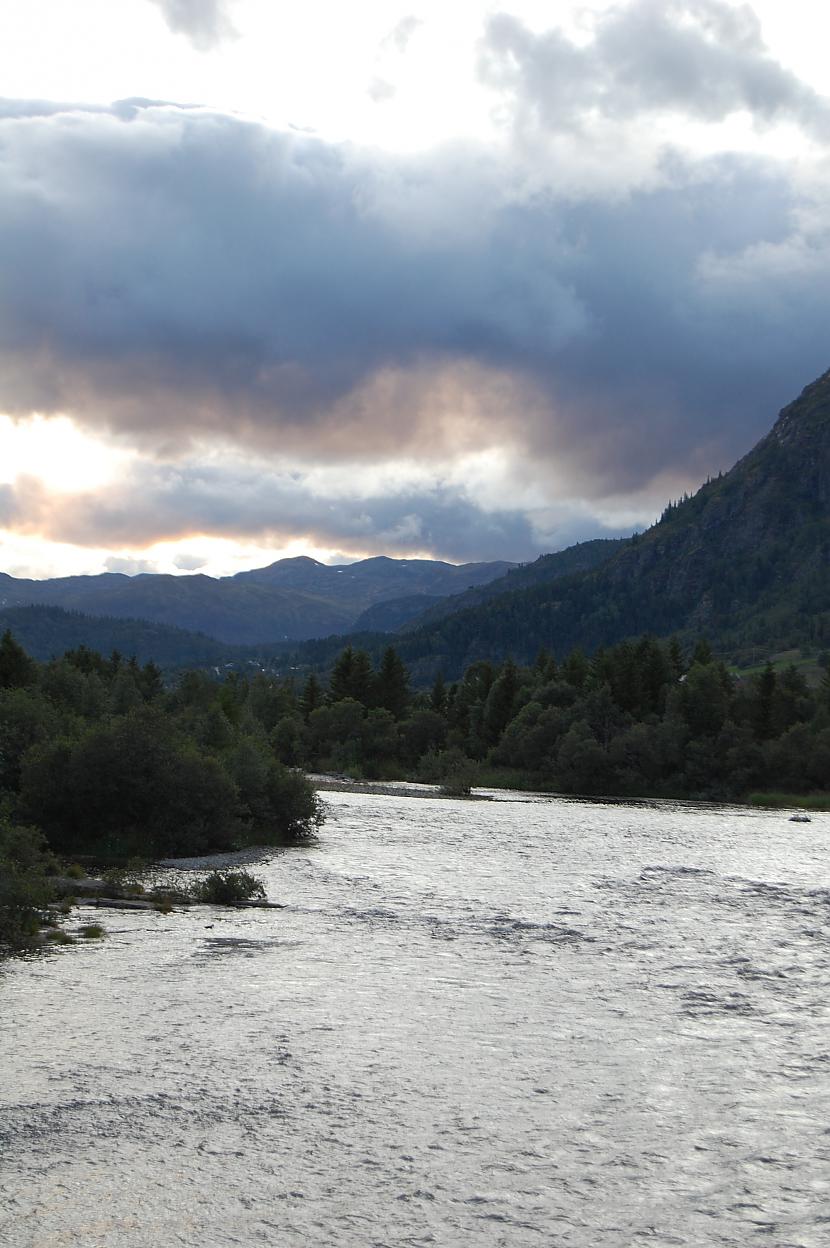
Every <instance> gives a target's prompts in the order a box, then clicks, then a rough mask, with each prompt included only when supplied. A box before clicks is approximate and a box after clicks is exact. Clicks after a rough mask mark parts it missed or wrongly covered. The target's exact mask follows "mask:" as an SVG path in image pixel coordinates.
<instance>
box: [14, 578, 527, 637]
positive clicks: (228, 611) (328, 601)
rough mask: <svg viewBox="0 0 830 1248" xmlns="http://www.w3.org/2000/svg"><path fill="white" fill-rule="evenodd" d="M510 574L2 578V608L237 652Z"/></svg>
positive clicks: (336, 629)
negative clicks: (183, 636)
mask: <svg viewBox="0 0 830 1248" xmlns="http://www.w3.org/2000/svg"><path fill="white" fill-rule="evenodd" d="M512 566H513V565H511V564H509V563H504V562H501V561H496V562H494V563H470V564H462V565H461V566H460V567H457V566H455V565H454V564H449V563H443V562H441V561H438V560H435V561H433V560H428V559H412V560H407V559H387V558H384V557H379V558H374V559H364V560H361V561H360V562H358V563H354V564H347V565H345V566H340V567H328V566H327V565H326V564H323V563H318V562H317V560H315V559H305V558H300V559H280V560H278V561H277V562H276V563H273V564H271V566H270V567H267V568H258V569H256V570H254V571H251V572H240V573H237V575H236V576H228V577H220V578H218V579H215V578H213V577H210V576H202V575H194V576H166V575H153V574H144V575H140V576H124V575H122V574H120V573H113V572H110V573H104V574H102V575H100V576H68V577H60V578H57V579H54V580H46V581H32V580H18V579H16V578H15V577H12V576H8V575H6V574H5V573H0V609H3V608H8V607H15V606H29V605H50V606H59V607H63V608H64V609H65V610H69V611H80V612H82V613H84V614H88V615H94V616H109V617H114V618H119V619H142V620H149V621H151V622H153V623H158V624H166V625H169V626H172V627H175V628H181V629H185V630H187V631H192V632H202V633H206V634H208V635H209V636H210V637H213V638H215V639H217V640H219V641H223V642H227V643H229V644H235V645H245V644H247V645H257V644H262V643H266V642H279V641H283V640H292V641H300V640H303V639H304V638H308V637H319V636H326V635H329V634H333V633H343V632H346V631H347V630H349V629H351V628H353V627H354V626H355V623H356V621H357V619H358V617H359V616H360V615H361V613H362V612H363V611H364V610H366V608H367V607H369V606H371V605H372V604H373V603H376V602H379V601H382V600H383V599H385V598H396V597H401V596H402V595H405V594H413V593H417V594H427V595H432V596H443V595H446V594H454V593H457V592H459V590H462V589H465V588H466V587H467V586H469V585H480V584H482V583H483V582H485V581H487V580H492V579H494V578H495V577H499V576H502V575H503V574H504V573H505V572H506V571H507V570H508V569H509V568H510V567H512Z"/></svg>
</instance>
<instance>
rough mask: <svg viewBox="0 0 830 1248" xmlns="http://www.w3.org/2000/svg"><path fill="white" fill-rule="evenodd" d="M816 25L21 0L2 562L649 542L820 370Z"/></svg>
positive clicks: (543, 10) (8, 19) (823, 347)
mask: <svg viewBox="0 0 830 1248" xmlns="http://www.w3.org/2000/svg"><path fill="white" fill-rule="evenodd" d="M295 10H299V11H296V12H295ZM448 10H449V11H448ZM823 11H824V6H822V5H818V4H816V3H815V2H814V0H788V3H787V5H782V4H781V3H780V0H764V2H763V3H761V0H757V2H756V3H752V4H748V3H733V2H732V0H619V2H618V3H608V2H599V0H594V2H590V3H571V2H570V0H562V2H558V3H553V2H550V0H549V2H547V3H541V2H538V0H516V3H509V2H508V0H506V2H505V3H504V4H497V3H493V4H488V3H481V2H479V0H455V3H453V4H452V5H451V6H450V5H447V4H446V2H445V0H443V2H442V3H438V2H437V0H435V2H433V0H425V2H423V3H418V2H417V0H413V2H412V3H409V4H407V3H401V4H398V3H397V2H396V0H383V2H380V0H366V2H361V0H354V2H353V3H352V4H350V5H342V4H335V3H333V2H331V0H330V2H328V3H322V2H321V0H304V3H303V5H302V6H294V5H286V4H277V3H275V2H274V0H119V3H118V4H114V3H112V0H73V3H72V4H67V3H66V2H65V0H3V5H2V9H0V82H2V83H3V89H4V92H5V96H4V97H3V98H2V99H0V274H2V280H1V281H0V451H2V454H0V570H2V571H6V572H10V573H12V574H13V575H18V576H22V575H29V576H53V575H62V574H67V573H70V572H99V571H104V570H106V569H112V570H119V571H143V570H158V571H178V572H183V573H184V572H192V571H197V570H199V571H205V572H208V573H210V574H212V575H224V574H227V573H229V572H234V571H238V570H240V569H242V568H246V567H252V566H257V565H261V564H264V563H267V562H270V561H271V560H273V559H275V558H279V557H281V556H282V555H286V554H311V555H314V556H315V557H317V558H322V559H325V560H340V559H352V558H360V557H363V556H365V555H370V554H379V553H384V554H390V555H398V556H415V555H419V556H429V557H438V558H445V559H449V560H452V561H455V562H459V561H467V560H479V559H491V558H499V559H516V560H526V559H530V558H533V557H535V556H536V555H537V554H539V553H542V552H544V551H548V550H556V549H559V548H561V547H563V546H566V545H569V544H570V543H572V542H574V541H578V540H583V539H585V538H589V537H595V536H600V535H616V534H618V533H622V532H630V531H632V529H633V528H635V527H637V528H642V527H645V526H646V525H648V524H649V523H651V522H652V521H653V519H654V518H655V517H656V516H657V515H658V514H659V512H660V511H661V510H662V507H663V505H664V503H665V502H666V500H667V499H669V498H671V497H676V496H677V495H678V494H680V493H682V492H683V491H684V490H687V489H694V488H696V487H697V486H698V485H699V484H700V482H701V481H702V480H704V479H705V477H706V476H707V475H708V474H710V473H716V472H718V471H719V470H720V469H726V468H728V467H729V466H730V465H731V464H732V463H733V462H734V461H735V459H737V458H738V457H739V456H740V455H742V454H743V453H745V452H746V451H747V450H748V449H749V448H750V447H751V445H752V444H753V443H754V442H755V441H756V440H757V439H758V438H759V437H760V436H761V435H762V434H763V433H764V432H765V431H766V430H767V428H768V427H769V426H770V424H771V423H772V421H773V419H774V417H775V415H776V413H777V411H778V409H779V408H780V407H781V406H782V405H783V404H784V403H786V402H787V401H789V400H790V399H791V398H793V397H795V395H796V394H797V393H798V392H799V391H800V390H801V388H802V387H803V386H804V385H806V384H807V383H808V382H809V381H811V380H812V379H813V378H814V377H816V376H817V375H818V374H820V373H822V372H824V371H825V370H826V369H827V368H828V367H830V343H828V332H827V326H828V324H830V315H828V314H830V209H828V204H830V198H828V189H830V188H829V187H828V181H830V159H828V157H829V156H830V99H828V97H827V96H825V95H824V94H823V86H822V83H823V79H824V78H826V69H825V59H826V47H827V42H828V35H830V16H828V17H825V16H823Z"/></svg>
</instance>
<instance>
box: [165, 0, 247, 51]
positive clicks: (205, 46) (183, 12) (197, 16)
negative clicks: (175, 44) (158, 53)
mask: <svg viewBox="0 0 830 1248" xmlns="http://www.w3.org/2000/svg"><path fill="white" fill-rule="evenodd" d="M150 2H151V4H155V5H157V6H158V8H160V9H161V11H162V14H163V16H164V20H165V21H166V23H167V25H168V26H169V27H170V29H171V30H172V31H173V33H174V34H177V35H186V36H187V38H188V39H189V40H190V42H191V43H192V44H193V46H194V48H196V49H197V50H198V51H199V52H208V51H210V49H211V48H214V47H216V45H217V44H219V43H222V42H223V41H224V40H225V39H232V38H235V36H236V30H235V29H234V26H233V23H232V22H231V20H230V17H229V16H228V12H227V10H228V8H229V7H230V6H229V4H228V3H227V2H226V0H150Z"/></svg>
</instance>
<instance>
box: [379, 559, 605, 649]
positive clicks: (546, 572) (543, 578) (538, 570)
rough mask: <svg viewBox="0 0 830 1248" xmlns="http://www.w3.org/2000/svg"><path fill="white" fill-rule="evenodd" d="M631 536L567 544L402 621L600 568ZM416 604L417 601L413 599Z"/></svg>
mask: <svg viewBox="0 0 830 1248" xmlns="http://www.w3.org/2000/svg"><path fill="white" fill-rule="evenodd" d="M628 541H630V538H627V537H620V538H603V537H598V538H595V539H594V540H593V541H589V542H577V543H576V545H575V546H568V547H567V548H566V549H565V550H557V551H556V552H555V553H554V554H552V555H540V556H539V558H538V559H536V560H534V562H533V563H525V564H522V565H521V566H520V567H518V568H511V570H510V571H509V572H507V573H505V575H504V576H500V577H499V578H498V579H497V580H494V581H489V582H487V583H486V584H484V585H478V586H474V587H471V588H470V589H467V590H465V591H464V593H462V594H453V595H452V597H449V598H440V599H439V600H438V601H437V602H434V603H425V604H424V610H423V611H422V612H420V613H419V614H418V615H417V616H415V615H414V613H413V615H411V616H410V617H409V619H408V620H405V621H404V622H403V628H405V629H406V630H407V631H409V630H411V629H413V628H416V627H418V628H419V627H421V626H422V625H426V624H433V623H435V622H436V621H437V620H443V619H444V618H445V617H446V616H448V615H455V614H456V613H457V612H459V611H464V610H466V609H467V607H477V606H480V605H481V604H482V603H485V602H489V601H490V600H491V599H492V598H498V597H499V596H500V595H501V594H509V593H512V592H513V591H514V590H518V589H530V588H532V587H533V586H534V585H549V584H551V583H552V582H553V581H558V580H561V578H562V577H564V576H572V575H573V573H574V572H589V571H590V570H591V569H592V568H597V567H599V566H600V565H601V564H603V563H607V562H608V560H609V559H611V558H613V556H614V555H616V554H617V553H618V552H619V551H620V550H621V549H622V547H623V546H624V545H625V544H626V542H628ZM411 601H412V603H413V605H414V602H415V600H414V599H413V600H411ZM385 605H386V606H387V607H389V608H391V607H392V606H393V605H394V604H393V603H387V604H385ZM378 618H380V617H379V616H372V614H371V612H369V611H367V612H365V613H364V615H363V616H362V617H361V620H360V624H361V627H365V628H377V627H380V625H379V624H375V623H374V622H373V620H374V619H378ZM399 627H400V626H399Z"/></svg>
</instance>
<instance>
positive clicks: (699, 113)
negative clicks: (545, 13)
mask: <svg viewBox="0 0 830 1248" xmlns="http://www.w3.org/2000/svg"><path fill="white" fill-rule="evenodd" d="M479 69H480V74H481V76H482V78H483V79H484V81H485V82H486V83H487V84H488V85H490V86H493V87H496V88H498V89H499V90H501V91H504V92H505V93H506V94H507V96H508V98H509V100H510V103H511V106H512V110H513V118H514V122H515V123H516V124H517V125H518V126H519V127H521V128H526V127H529V126H531V127H541V128H542V129H545V130H549V131H568V130H580V129H582V128H584V127H586V126H588V127H591V126H594V125H595V124H596V121H597V119H598V118H601V119H603V120H606V121H607V120H609V119H610V120H613V121H615V122H616V121H619V120H626V119H632V118H640V117H642V116H644V115H647V116H650V115H654V114H659V113H661V112H669V113H676V114H680V115H681V116H683V117H686V118H688V119H692V120H695V121H700V122H709V123H711V122H720V121H723V120H724V119H726V118H727V117H729V116H731V115H732V114H734V113H738V112H746V113H748V114H749V115H750V116H751V117H752V118H753V120H754V121H755V122H756V123H758V124H760V125H765V126H766V125H771V124H773V123H775V122H782V121H783V122H790V123H793V124H795V125H797V126H800V127H802V128H803V129H804V130H805V132H806V133H808V134H810V135H811V136H812V137H813V138H815V139H818V140H819V141H820V142H822V143H826V142H827V140H828V138H830V105H828V101H827V100H826V99H825V98H823V97H821V96H819V95H818V94H817V93H816V92H815V91H813V90H812V89H811V88H809V87H807V86H805V84H804V83H802V82H801V81H800V80H799V79H798V78H797V76H796V75H795V74H793V73H792V72H791V71H789V70H787V69H785V68H784V67H783V66H781V65H780V64H778V62H776V61H775V60H774V59H773V57H772V56H771V55H770V53H769V51H768V50H767V48H766V46H765V44H764V42H763V38H762V34H761V25H760V22H759V20H758V17H757V16H756V14H755V13H754V11H753V10H752V8H751V7H750V6H749V5H748V4H740V5H737V6H736V5H733V4H730V3H726V0H632V3H629V4H624V5H614V6H613V7H612V8H611V9H609V10H608V11H607V12H606V13H604V14H603V15H601V16H600V17H599V18H598V19H597V23H596V26H595V29H594V37H593V39H591V40H590V41H589V42H588V43H587V44H582V43H577V42H575V41H573V40H571V39H569V38H568V37H567V36H566V35H564V34H563V33H562V32H561V31H559V30H550V31H545V32H542V33H535V32H533V31H531V30H530V29H529V28H528V27H526V26H525V25H524V24H523V23H522V22H521V21H520V20H519V19H518V18H516V17H514V16H512V15H511V14H508V13H500V14H496V15H494V16H493V17H492V18H490V20H489V22H488V24H487V29H486V33H485V36H484V39H483V41H482V45H481V56H480V64H479Z"/></svg>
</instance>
